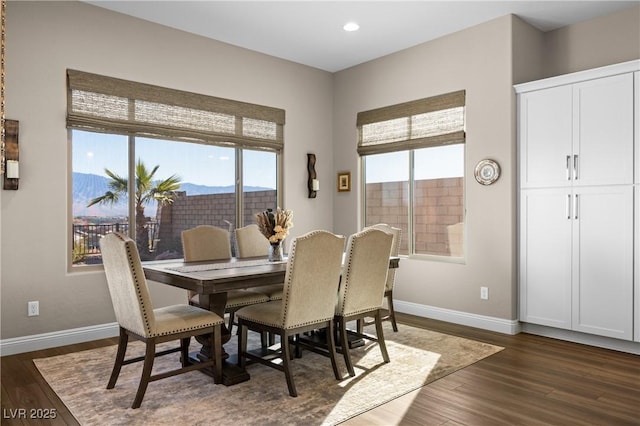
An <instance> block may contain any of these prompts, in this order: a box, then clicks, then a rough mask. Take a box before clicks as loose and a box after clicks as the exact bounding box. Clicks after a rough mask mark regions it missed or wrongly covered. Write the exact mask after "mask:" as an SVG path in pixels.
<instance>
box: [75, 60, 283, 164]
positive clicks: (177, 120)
mask: <svg viewBox="0 0 640 426" xmlns="http://www.w3.org/2000/svg"><path fill="white" fill-rule="evenodd" d="M67 87H68V90H67V127H68V128H71V129H79V130H88V131H95V132H103V133H117V134H125V135H135V136H143V137H151V138H162V139H171V140H179V141H186V142H200V143H208V144H212V145H221V146H231V147H238V148H248V149H260V150H269V151H276V152H277V151H281V150H282V148H283V143H284V142H283V126H284V121H285V111H284V110H282V109H278V108H272V107H267V106H262V105H254V104H250V103H245V102H239V101H234V100H229V99H223V98H216V97H213V96H206V95H200V94H196V93H191V92H184V91H180V90H174V89H167V88H164V87H160V86H153V85H150V84H144V83H137V82H133V81H128V80H121V79H118V78H112V77H105V76H101V75H97V74H91V73H87V72H82V71H76V70H67Z"/></svg>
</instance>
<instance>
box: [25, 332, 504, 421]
mask: <svg viewBox="0 0 640 426" xmlns="http://www.w3.org/2000/svg"><path fill="white" fill-rule="evenodd" d="M365 331H366V330H365ZM384 331H385V340H386V342H387V349H388V352H389V357H390V359H391V362H390V363H388V364H385V363H383V362H382V356H381V354H380V350H379V348H378V346H377V345H376V344H374V343H369V344H366V345H365V346H362V347H360V348H356V349H353V350H352V351H351V354H352V360H353V362H354V364H355V365H354V366H355V369H356V376H355V377H349V376H348V374H347V372H346V367H345V365H344V360H343V359H342V356H341V355H340V356H339V357H338V367H339V369H340V371H341V372H342V374H343V377H344V378H343V379H342V380H340V381H338V380H336V379H335V378H334V376H333V371H332V369H331V362H330V360H329V358H326V357H324V356H322V355H319V354H316V353H312V352H310V351H303V354H302V358H296V359H295V360H294V361H293V373H294V380H295V383H296V387H297V391H298V397H296V398H292V397H290V396H289V393H288V390H287V385H286V381H285V377H284V374H283V373H282V372H280V371H277V370H274V369H272V368H269V367H266V366H263V365H259V364H253V365H249V366H248V367H247V370H248V372H249V374H250V376H251V379H250V380H249V381H246V382H244V383H240V384H237V385H234V386H229V387H227V386H224V385H215V384H214V383H213V380H212V379H211V377H209V376H206V375H205V374H203V373H201V372H199V371H193V372H190V373H186V374H182V375H178V376H174V377H171V378H168V379H163V380H160V381H156V382H152V383H150V384H149V387H148V389H147V393H146V395H145V397H144V400H143V402H142V406H141V407H140V408H139V409H136V410H133V409H131V408H129V407H130V406H131V403H132V402H133V398H134V396H135V393H136V390H137V387H138V382H139V379H140V372H141V365H140V363H136V364H130V365H126V366H124V367H123V368H122V371H121V373H120V377H119V379H118V382H117V384H116V387H115V388H114V389H111V390H107V389H106V385H107V381H108V380H109V375H110V373H111V367H112V364H113V360H114V359H115V354H116V346H108V347H104V348H99V349H92V350H88V351H83V352H76V353H71V354H67V355H59V356H55V357H50V358H41V359H36V360H34V363H35V365H36V366H37V368H38V370H39V371H40V373H41V374H42V376H43V377H44V378H45V380H46V381H47V383H48V384H49V385H50V386H51V388H52V389H53V390H54V391H55V392H56V394H57V395H58V396H59V397H60V398H61V399H62V401H63V402H64V404H65V405H66V406H67V408H68V409H69V411H70V412H71V413H72V414H73V415H74V416H75V418H76V419H77V420H78V422H79V423H80V424H82V425H151V424H152V425H168V424H171V425H205V424H206V425H230V424H232V425H261V426H263V425H334V424H338V423H341V422H344V421H345V420H348V419H349V418H352V417H354V416H357V415H358V414H361V413H363V412H365V411H367V410H370V409H372V408H375V407H377V406H379V405H381V404H384V403H386V402H389V401H391V400H392V399H395V398H397V397H399V396H401V395H404V394H406V393H408V392H411V391H413V390H415V389H418V388H420V387H422V386H424V385H426V384H428V383H430V382H433V381H434V380H437V379H439V378H442V377H444V376H446V375H447V374H450V373H452V372H454V371H456V370H459V369H461V368H464V367H466V366H468V365H470V364H473V363H474V362H477V361H479V360H481V359H483V358H485V357H488V356H490V355H492V354H495V353H496V352H499V351H500V350H502V349H503V348H501V347H498V346H494V345H490V344H486V343H481V342H476V341H473V340H469V339H464V338H460V337H455V336H450V335H446V334H441V333H437V332H434V331H430V330H424V329H420V328H415V327H410V326H407V325H400V326H399V331H398V332H397V333H394V332H393V331H392V329H391V327H390V325H388V323H385V329H384ZM234 337H235V336H234ZM255 342H256V344H258V345H259V342H257V339H256V340H255ZM235 343H236V339H235V338H233V339H232V340H231V341H230V342H229V343H228V344H227V345H226V346H225V348H226V350H227V352H229V353H234V352H235V348H236V345H235ZM192 345H193V349H194V350H195V349H196V348H197V342H195V341H194V343H193V344H192ZM143 353H144V347H143V345H141V344H140V343H139V342H134V343H131V344H130V345H129V349H128V351H127V355H128V356H131V355H132V354H143ZM177 363H179V355H178V354H171V355H168V356H163V357H159V358H157V359H156V363H155V365H154V372H156V371H163V370H167V369H171V368H174V367H175V366H176V365H177Z"/></svg>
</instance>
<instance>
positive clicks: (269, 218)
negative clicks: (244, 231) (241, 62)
mask: <svg viewBox="0 0 640 426" xmlns="http://www.w3.org/2000/svg"><path fill="white" fill-rule="evenodd" d="M292 220H293V212H292V211H291V210H285V209H281V208H280V207H278V208H277V209H276V211H275V212H274V211H273V209H267V210H265V211H263V212H260V213H258V214H256V222H257V224H258V228H259V229H260V232H261V233H262V235H264V236H265V237H266V238H267V239H268V240H269V244H270V247H269V260H270V261H271V262H280V261H282V260H283V254H282V241H283V240H284V239H285V238H286V237H287V235H288V234H289V229H291V228H293V221H292Z"/></svg>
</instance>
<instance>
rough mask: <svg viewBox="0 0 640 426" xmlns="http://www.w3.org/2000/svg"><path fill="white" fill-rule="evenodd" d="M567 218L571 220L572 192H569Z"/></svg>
mask: <svg viewBox="0 0 640 426" xmlns="http://www.w3.org/2000/svg"><path fill="white" fill-rule="evenodd" d="M567 219H569V220H571V194H567Z"/></svg>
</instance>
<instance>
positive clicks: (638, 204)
mask: <svg viewBox="0 0 640 426" xmlns="http://www.w3.org/2000/svg"><path fill="white" fill-rule="evenodd" d="M636 74H637V73H636ZM633 191H634V193H633V195H634V204H635V211H634V212H633V213H634V218H635V219H634V221H633V223H634V225H633V226H634V235H635V241H634V244H635V245H634V248H635V265H634V268H633V271H634V277H633V294H634V306H635V309H634V317H635V319H634V326H633V330H634V331H633V334H634V337H633V340H635V341H636V342H640V185H635V186H634V188H633Z"/></svg>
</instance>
